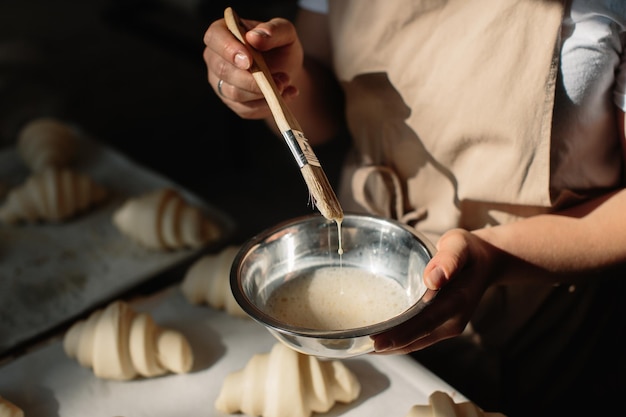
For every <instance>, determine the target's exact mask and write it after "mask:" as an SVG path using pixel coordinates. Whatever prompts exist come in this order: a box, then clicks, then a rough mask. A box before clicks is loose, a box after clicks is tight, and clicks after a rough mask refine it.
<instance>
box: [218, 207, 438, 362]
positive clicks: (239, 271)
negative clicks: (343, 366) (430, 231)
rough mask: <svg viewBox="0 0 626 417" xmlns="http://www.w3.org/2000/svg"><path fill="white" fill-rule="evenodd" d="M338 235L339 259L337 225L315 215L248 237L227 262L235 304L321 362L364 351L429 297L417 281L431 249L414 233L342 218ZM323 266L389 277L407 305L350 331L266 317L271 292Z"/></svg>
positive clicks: (374, 220)
mask: <svg viewBox="0 0 626 417" xmlns="http://www.w3.org/2000/svg"><path fill="white" fill-rule="evenodd" d="M341 236H342V246H343V254H342V255H340V254H339V253H338V242H339V239H338V228H337V225H336V223H334V222H332V221H329V220H327V219H325V218H324V217H322V216H320V215H310V216H305V217H300V218H296V219H293V220H290V221H287V222H284V223H281V224H278V225H277V226H274V227H272V228H270V229H268V230H266V231H264V232H262V233H260V234H259V235H257V236H255V237H253V238H252V239H250V240H249V241H247V242H246V243H244V244H243V246H242V247H241V249H240V251H239V252H238V253H237V255H236V257H235V259H234V261H233V265H232V269H231V275H230V284H231V289H232V292H233V295H234V297H235V299H236V300H237V302H238V303H239V305H240V306H241V307H242V308H243V310H244V311H245V312H246V313H247V314H248V315H250V316H251V317H252V318H253V319H254V320H256V321H257V322H259V323H261V324H263V325H264V326H265V327H266V328H267V329H268V330H269V331H270V332H271V333H272V334H273V335H274V336H275V337H276V338H277V339H278V340H280V341H282V342H284V343H286V344H287V345H288V346H290V347H291V348H293V349H295V350H297V351H299V352H302V353H305V354H309V355H314V356H318V357H326V358H347V357H352V356H357V355H361V354H364V353H368V352H371V351H373V341H372V339H371V336H372V335H375V334H379V333H382V332H384V331H385V330H388V329H390V328H392V327H394V326H397V325H398V324H400V323H402V322H405V321H406V320H408V319H410V318H412V317H413V316H415V315H416V314H418V313H419V312H420V311H421V310H422V309H423V307H424V306H425V305H426V303H427V301H428V300H430V299H432V297H433V296H434V292H433V291H431V290H428V289H427V288H426V286H425V285H424V283H423V279H422V276H423V271H424V267H425V266H426V264H427V263H428V261H429V260H430V259H431V257H432V255H433V254H434V248H433V246H432V245H431V244H430V242H428V240H427V239H426V238H425V237H423V236H422V235H421V234H419V233H418V232H416V231H415V230H414V229H413V228H410V227H408V226H406V225H404V224H401V223H399V222H396V221H393V220H389V219H383V218H379V217H375V216H368V215H354V214H348V215H346V216H345V217H344V220H343V222H342V225H341ZM329 266H333V267H338V266H341V267H343V268H346V267H354V268H358V269H360V270H364V271H368V272H370V273H374V274H376V275H378V276H381V277H384V278H388V279H392V280H395V281H396V282H397V283H399V284H400V286H401V287H402V293H403V294H405V295H406V297H407V299H408V305H409V307H408V308H407V309H406V310H404V311H402V312H401V313H399V314H397V315H395V316H393V317H390V318H388V319H386V320H384V321H382V322H378V323H373V324H369V325H366V326H362V327H357V328H349V329H345V328H344V329H320V328H306V327H299V326H294V325H293V324H290V323H288V322H284V321H281V320H278V319H277V318H276V317H273V316H271V315H270V314H269V311H268V309H267V308H266V307H267V306H266V303H267V301H268V299H269V297H270V295H271V294H272V292H273V291H274V290H275V289H277V288H278V287H280V286H281V285H283V284H284V283H285V282H288V281H289V280H291V279H293V278H294V277H297V276H299V275H301V274H302V273H303V272H306V271H311V270H315V269H319V268H324V267H329Z"/></svg>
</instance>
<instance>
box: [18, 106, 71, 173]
mask: <svg viewBox="0 0 626 417" xmlns="http://www.w3.org/2000/svg"><path fill="white" fill-rule="evenodd" d="M76 147H77V138H76V133H75V132H74V130H73V129H72V128H71V127H70V126H68V125H67V124H65V123H63V122H61V121H59V120H56V119H53V118H49V117H45V118H40V119H35V120H33V121H31V122H29V123H27V124H26V125H25V126H24V127H23V128H22V129H21V130H20V132H19V134H18V138H17V152H18V154H19V155H20V156H21V157H22V159H23V161H24V163H25V164H26V165H27V166H28V167H29V168H30V169H31V170H32V171H34V172H39V171H42V170H44V169H46V168H50V167H56V168H62V167H65V166H68V165H69V164H70V163H71V162H72V160H73V159H74V157H75V156H76Z"/></svg>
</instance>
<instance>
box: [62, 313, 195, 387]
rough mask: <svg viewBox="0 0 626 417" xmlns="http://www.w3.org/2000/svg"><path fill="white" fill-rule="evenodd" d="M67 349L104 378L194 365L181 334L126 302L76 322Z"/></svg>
mask: <svg viewBox="0 0 626 417" xmlns="http://www.w3.org/2000/svg"><path fill="white" fill-rule="evenodd" d="M63 349H64V350H65V353H66V354H67V355H68V356H69V357H70V358H76V359H77V360H78V363H80V364H81V365H82V366H84V367H86V368H93V372H94V374H95V375H96V376H97V377H100V378H104V379H116V380H128V379H132V378H135V377H136V376H138V375H140V376H143V377H153V376H157V375H162V374H164V373H166V372H168V371H171V372H175V373H186V372H189V370H190V369H191V366H192V364H193V353H192V351H191V347H190V346H189V343H188V341H187V339H186V338H185V337H184V336H183V335H182V334H181V333H179V332H177V331H175V330H170V329H163V328H161V327H159V326H158V325H157V324H156V323H154V321H153V319H152V317H151V316H150V315H148V314H147V313H136V312H135V311H134V310H133V309H132V308H131V307H130V306H129V305H128V304H126V303H125V302H123V301H115V302H113V303H111V304H109V305H108V306H107V307H106V308H105V309H102V310H96V311H95V312H93V313H92V314H91V315H90V316H89V317H88V318H87V319H85V320H81V321H78V322H76V323H74V325H73V326H72V327H70V329H69V330H68V331H67V333H66V334H65V337H64V339H63Z"/></svg>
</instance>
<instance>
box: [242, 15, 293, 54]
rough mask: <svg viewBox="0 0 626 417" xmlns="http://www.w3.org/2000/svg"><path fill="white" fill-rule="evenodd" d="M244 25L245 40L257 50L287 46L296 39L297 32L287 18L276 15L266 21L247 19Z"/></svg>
mask: <svg viewBox="0 0 626 417" xmlns="http://www.w3.org/2000/svg"><path fill="white" fill-rule="evenodd" d="M246 26H247V27H249V30H248V32H246V34H245V36H246V41H248V43H250V45H251V46H252V47H254V48H255V49H257V50H259V51H269V50H272V49H276V48H281V47H284V46H288V45H291V44H293V43H294V42H296V41H297V34H296V30H295V27H294V26H293V24H292V23H291V22H290V21H288V20H287V19H284V18H281V17H277V18H273V19H271V20H269V21H267V22H255V21H250V20H248V21H247V22H246Z"/></svg>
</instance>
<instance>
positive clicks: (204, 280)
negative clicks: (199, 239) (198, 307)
mask: <svg viewBox="0 0 626 417" xmlns="http://www.w3.org/2000/svg"><path fill="white" fill-rule="evenodd" d="M237 251H239V247H238V246H229V247H227V248H226V249H223V250H222V251H221V252H220V253H218V254H216V255H212V254H210V255H204V256H203V257H201V258H200V259H198V260H197V261H196V262H195V263H194V264H193V265H191V267H190V268H189V269H188V270H187V273H186V274H185V278H184V279H183V282H182V284H181V290H182V292H183V294H184V295H185V297H187V300H188V301H189V302H190V303H192V304H202V303H207V304H208V305H209V306H211V307H213V308H214V309H217V310H225V311H226V312H227V313H228V314H231V315H233V316H237V317H243V318H248V317H249V316H248V315H247V314H246V312H245V311H243V309H242V308H241V307H240V306H239V304H238V303H237V301H236V300H235V297H233V293H232V291H231V290H230V267H231V266H232V264H233V260H234V259H235V255H237Z"/></svg>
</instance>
